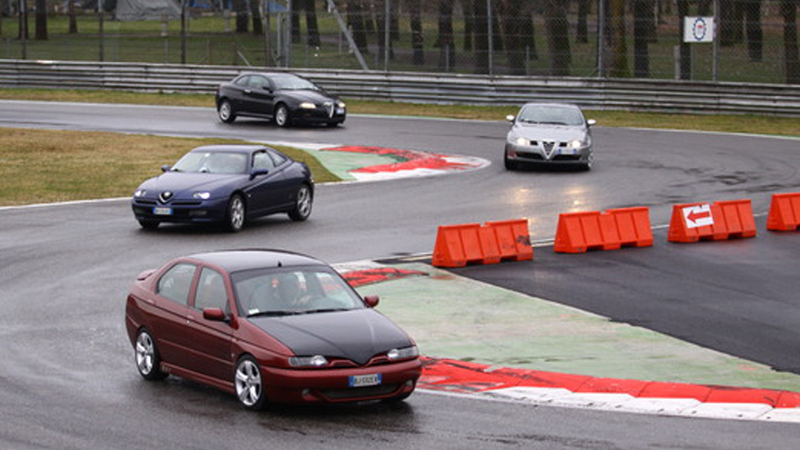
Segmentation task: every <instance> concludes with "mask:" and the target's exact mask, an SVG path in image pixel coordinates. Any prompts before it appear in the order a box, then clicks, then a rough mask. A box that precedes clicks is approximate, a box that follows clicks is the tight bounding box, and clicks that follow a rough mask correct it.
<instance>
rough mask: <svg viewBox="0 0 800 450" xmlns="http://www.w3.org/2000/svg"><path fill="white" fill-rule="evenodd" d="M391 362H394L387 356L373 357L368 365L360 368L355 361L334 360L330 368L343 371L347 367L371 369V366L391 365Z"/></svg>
mask: <svg viewBox="0 0 800 450" xmlns="http://www.w3.org/2000/svg"><path fill="white" fill-rule="evenodd" d="M391 362H393V361H389V358H387V357H386V355H378V356H373V357H372V359H370V360H369V361H367V363H366V364H364V365H363V366H359V365H358V364H356V363H355V362H354V361H351V360H349V359H334V360H332V361H331V363H330V366H328V367H330V368H331V369H341V368H347V367H370V366H379V365H381V364H389V363H391Z"/></svg>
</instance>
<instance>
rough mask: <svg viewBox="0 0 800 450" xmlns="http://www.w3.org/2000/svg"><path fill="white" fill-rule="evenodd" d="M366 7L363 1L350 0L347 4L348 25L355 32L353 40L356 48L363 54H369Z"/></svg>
mask: <svg viewBox="0 0 800 450" xmlns="http://www.w3.org/2000/svg"><path fill="white" fill-rule="evenodd" d="M365 11H366V8H365V5H364V2H363V0H348V2H347V24H348V25H349V26H350V27H351V28H352V30H353V40H354V41H355V43H356V47H358V50H359V51H361V53H362V54H368V53H369V48H368V46H367V45H368V43H367V33H366V30H365V23H364V19H365V17H364V15H365Z"/></svg>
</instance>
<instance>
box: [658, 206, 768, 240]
mask: <svg viewBox="0 0 800 450" xmlns="http://www.w3.org/2000/svg"><path fill="white" fill-rule="evenodd" d="M755 235H756V223H755V219H754V218H753V209H752V206H751V203H750V200H728V201H723V202H716V203H713V204H711V203H685V204H681V205H674V206H673V208H672V219H671V220H670V224H669V233H668V235H667V240H668V241H670V242H697V241H699V240H715V241H716V240H720V239H730V238H737V237H738V238H749V237H753V236H755Z"/></svg>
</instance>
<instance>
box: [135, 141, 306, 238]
mask: <svg viewBox="0 0 800 450" xmlns="http://www.w3.org/2000/svg"><path fill="white" fill-rule="evenodd" d="M161 170H163V171H164V173H163V174H161V175H159V176H157V177H155V178H151V179H149V180H147V181H145V182H144V183H142V184H141V186H139V188H138V189H136V192H134V194H133V200H132V203H131V206H132V208H133V214H134V215H135V216H136V220H138V221H139V224H140V225H141V226H142V228H145V229H154V228H157V227H158V225H159V224H160V223H161V222H178V223H222V224H223V225H224V226H225V227H227V228H228V229H229V230H231V231H239V230H241V229H242V227H243V226H244V224H245V222H246V221H247V220H248V219H252V218H255V217H259V216H264V215H267V214H275V213H288V214H289V217H290V218H291V219H292V220H295V221H302V220H306V219H308V216H309V215H311V205H312V202H313V200H314V180H313V179H312V177H311V171H310V170H309V168H308V166H306V165H305V163H302V162H298V161H294V160H293V159H291V158H289V157H288V156H286V155H284V154H283V153H281V152H279V151H278V150H275V149H273V148H270V147H265V146H261V145H209V146H204V147H198V148H196V149H194V150H192V151H190V152H189V153H187V154H186V155H184V156H183V157H182V158H181V159H180V160H179V161H178V162H177V163H175V165H174V166H171V167H170V166H163V167H162V168H161Z"/></svg>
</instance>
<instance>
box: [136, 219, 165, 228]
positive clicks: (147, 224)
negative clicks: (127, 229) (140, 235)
mask: <svg viewBox="0 0 800 450" xmlns="http://www.w3.org/2000/svg"><path fill="white" fill-rule="evenodd" d="M160 223H161V222H159V221H157V220H144V219H143V220H140V221H139V225H140V226H141V227H142V228H144V229H145V230H155V229H156V228H158V225H159V224H160Z"/></svg>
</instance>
